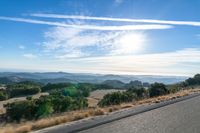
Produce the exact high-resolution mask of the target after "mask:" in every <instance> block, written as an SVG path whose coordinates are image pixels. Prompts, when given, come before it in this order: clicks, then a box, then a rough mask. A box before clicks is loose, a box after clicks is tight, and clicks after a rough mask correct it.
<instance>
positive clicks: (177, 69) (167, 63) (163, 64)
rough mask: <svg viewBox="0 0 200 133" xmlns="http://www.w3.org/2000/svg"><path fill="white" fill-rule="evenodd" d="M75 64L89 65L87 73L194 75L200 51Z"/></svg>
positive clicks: (91, 58)
mask: <svg viewBox="0 0 200 133" xmlns="http://www.w3.org/2000/svg"><path fill="white" fill-rule="evenodd" d="M73 62H75V63H79V64H84V65H86V64H87V65H86V66H87V67H88V68H87V67H85V68H84V67H83V68H82V70H85V71H86V72H89V71H93V72H98V71H99V72H101V73H119V74H136V73H138V74H163V75H184V74H186V73H187V74H189V75H190V74H191V75H192V74H195V72H197V71H198V69H199V68H198V65H197V64H199V65H200V49H198V48H188V49H183V50H178V51H173V52H165V53H154V54H145V55H130V56H104V57H89V58H81V59H77V60H73ZM75 63H74V64H75Z"/></svg>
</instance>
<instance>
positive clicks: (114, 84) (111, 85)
mask: <svg viewBox="0 0 200 133" xmlns="http://www.w3.org/2000/svg"><path fill="white" fill-rule="evenodd" d="M149 86H150V84H149V83H147V82H144V83H142V82H141V81H139V80H134V81H130V82H129V83H123V82H121V81H119V80H106V81H104V82H103V83H101V84H99V88H100V89H102V88H103V89H130V88H142V87H149Z"/></svg>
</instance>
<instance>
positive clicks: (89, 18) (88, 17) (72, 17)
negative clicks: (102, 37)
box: [31, 13, 200, 26]
mask: <svg viewBox="0 0 200 133" xmlns="http://www.w3.org/2000/svg"><path fill="white" fill-rule="evenodd" d="M31 16H35V17H44V18H63V19H82V20H100V21H116V22H136V23H153V24H167V25H188V26H200V22H198V21H173V20H157V19H129V18H112V17H91V16H76V15H60V14H43V13H40V14H37V13H35V14H31Z"/></svg>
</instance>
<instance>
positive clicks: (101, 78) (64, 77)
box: [0, 72, 188, 86]
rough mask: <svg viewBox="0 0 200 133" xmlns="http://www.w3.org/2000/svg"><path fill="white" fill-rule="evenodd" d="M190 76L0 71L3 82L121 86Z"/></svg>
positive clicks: (168, 80) (183, 78) (168, 81)
mask: <svg viewBox="0 0 200 133" xmlns="http://www.w3.org/2000/svg"><path fill="white" fill-rule="evenodd" d="M187 78H188V77H181V76H154V75H152V76H149V75H148V76H147V75H113V74H108V75H103V74H83V73H65V72H44V73H39V72H35V73H30V72H0V83H1V82H4V83H5V82H7V83H9V82H20V81H25V80H30V81H37V82H42V83H48V82H50V83H59V82H72V83H78V82H88V83H102V82H106V80H110V81H112V82H113V83H114V85H115V84H118V85H119V86H120V85H122V83H120V82H119V81H121V82H124V83H129V82H130V81H135V80H139V81H141V82H148V83H153V82H162V83H165V84H170V83H176V82H180V81H183V80H185V79H187Z"/></svg>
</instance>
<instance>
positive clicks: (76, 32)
mask: <svg viewBox="0 0 200 133" xmlns="http://www.w3.org/2000/svg"><path fill="white" fill-rule="evenodd" d="M44 36H45V41H44V42H43V43H42V44H43V46H44V48H45V51H46V52H49V53H51V54H55V55H56V58H61V59H63V58H70V57H72V58H73V57H86V56H97V55H125V54H126V55H127V54H134V53H136V52H140V51H141V50H143V46H144V43H145V42H146V41H147V37H146V35H145V34H144V33H142V32H136V31H118V32H99V31H88V30H80V29H73V28H65V27H54V28H50V29H49V30H48V31H46V32H45V35H44ZM97 53H98V54H97Z"/></svg>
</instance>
